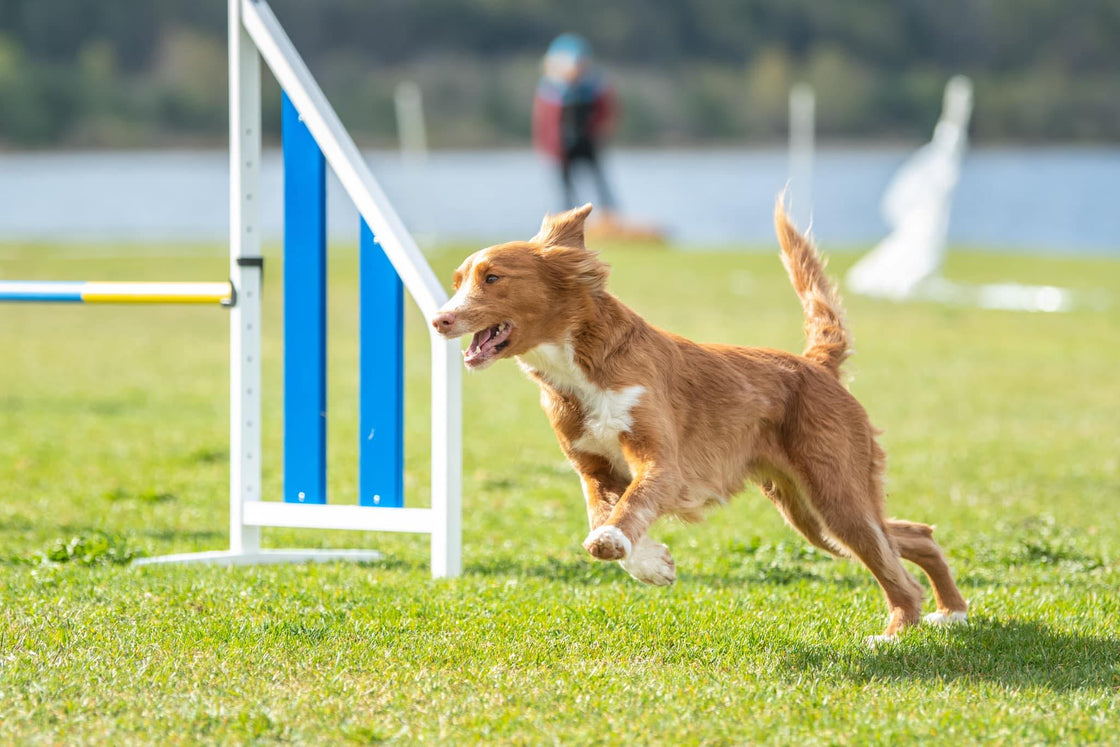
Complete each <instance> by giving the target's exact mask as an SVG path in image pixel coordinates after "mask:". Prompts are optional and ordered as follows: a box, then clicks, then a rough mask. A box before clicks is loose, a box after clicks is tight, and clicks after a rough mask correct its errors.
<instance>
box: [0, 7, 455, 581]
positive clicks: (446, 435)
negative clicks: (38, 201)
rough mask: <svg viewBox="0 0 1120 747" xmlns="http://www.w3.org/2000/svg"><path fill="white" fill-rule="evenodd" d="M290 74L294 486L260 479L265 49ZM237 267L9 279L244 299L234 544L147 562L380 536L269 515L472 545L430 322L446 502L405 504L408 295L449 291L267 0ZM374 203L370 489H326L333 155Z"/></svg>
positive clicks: (363, 469) (288, 246)
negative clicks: (332, 497)
mask: <svg viewBox="0 0 1120 747" xmlns="http://www.w3.org/2000/svg"><path fill="white" fill-rule="evenodd" d="M262 57H263V59H264V60H265V62H266V64H267V65H268V67H269V69H271V71H272V73H273V74H274V75H275V77H276V79H277V81H279V83H280V86H281V88H282V90H283V93H284V96H283V113H282V114H283V116H282V137H283V154H284V318H285V325H284V495H283V500H282V501H276V500H272V501H266V500H264V499H263V498H264V496H262V495H261V461H260V452H261V433H260V422H261V393H260V387H261V368H260V360H261V357H260V350H261V288H262V274H263V266H264V258H263V257H262V255H261V251H260V241H261V239H260V231H259V225H260V224H259V220H258V208H257V202H258V200H257V199H256V198H257V195H258V193H259V189H258V183H259V173H260V160H261V94H260V60H261V58H262ZM229 62H230V65H229V80H230V265H229V268H230V269H229V273H230V278H229V280H228V281H225V282H209V283H183V282H166V283H160V282H136V283H128V282H101V281H89V282H81V281H74V282H71V281H39V280H36V281H3V282H0V302H47V303H86V304H94V303H133V304H153V303H154V304H159V303H191V304H207V303H210V304H215V305H218V304H220V305H222V306H225V307H226V308H228V309H229V311H230V501H229V503H230V546H229V549H228V550H220V551H212V552H201V553H187V554H180V555H166V556H161V557H154V558H144V559H141V560H139V561H137V562H138V563H142V564H152V563H177V562H209V563H224V564H233V563H274V562H298V561H311V560H315V561H318V560H336V559H349V560H365V559H375V558H377V557H379V555H378V554H377V553H376V552H374V551H369V550H318V549H307V550H303V549H299V550H284V549H262V548H261V537H260V530H261V527H266V526H270V527H292V528H315V529H357V530H366V531H385V532H414V533H424V534H429V535H430V536H431V565H432V575H434V576H456V575H458V574H459V573H460V571H461V567H462V561H461V538H460V535H461V530H460V527H461V497H460V491H461V471H462V414H461V410H462V405H461V373H460V367H459V361H458V348H459V346H458V344H457V343H456V342H454V341H447V340H444V339H443V338H442V337H440V336H439V334H438V333H436V332H435V331H434V330H429V335H430V341H431V350H432V379H431V381H432V384H431V387H432V440H431V505H430V507H426V508H417V507H405V506H404V503H405V501H404V497H405V496H404V480H403V475H404V448H403V432H404V431H403V422H404V420H403V417H404V415H403V402H404V399H403V389H404V379H403V362H404V352H403V328H402V322H403V299H404V290H406V289H407V290H408V292H409V294H410V295H411V296H412V297H413V299H414V300H415V301H416V303H417V304H418V305H419V307H420V310H421V312H422V313H423V315H424V317H425V318H427V317H430V316H432V315H433V314H434V313H435V312H436V311H437V310H438V309H439V308H440V307H441V306H442V305H443V304H444V303H445V302H446V301H447V295H446V293H445V292H444V290H443V288H442V286H441V285H440V284H439V282H438V280H437V279H436V277H435V275H434V273H433V272H432V270H431V268H430V267H429V266H428V264H427V262H426V260H425V259H424V257H423V255H422V254H421V253H420V250H419V249H418V248H417V246H416V242H415V241H414V240H413V238H412V236H411V235H410V234H409V232H408V231H407V229H405V227H404V224H403V223H402V222H401V220H400V218H399V217H398V216H397V214H396V211H395V210H394V209H393V207H392V205H391V204H390V202H389V200H388V199H387V198H386V197H385V194H384V193H383V192H382V191H381V188H380V187H379V186H378V184H377V181H376V180H375V179H374V177H373V174H372V173H370V171H369V167H368V166H367V165H366V163H365V161H364V160H363V158H362V156H361V154H360V152H359V151H358V148H357V146H356V145H355V144H354V141H353V140H352V139H351V138H350V136H349V134H348V133H347V132H346V130H345V129H344V128H343V126H342V123H341V122H340V121H339V119H338V116H337V115H336V114H335V112H334V109H333V108H331V106H330V104H329V103H328V102H327V99H326V97H325V96H324V95H323V92H322V91H321V90H320V89H319V86H318V84H317V83H316V82H315V80H314V78H312V76H311V73H310V72H309V71H308V69H307V66H306V65H305V64H304V63H303V60H302V59H301V58H300V57H299V54H298V53H297V52H296V50H295V48H294V46H293V45H292V43H291V40H290V39H289V38H288V36H287V34H286V33H285V32H284V29H283V28H282V27H281V25H280V23H279V22H278V21H277V19H276V17H275V15H273V13H272V10H271V8H269V6H268V4H267V3H266V2H264V0H230V1H229ZM327 165H329V166H330V167H331V169H332V170H333V171H334V173H335V174H336V176H337V177H338V179H339V181H340V182H341V183H342V186H343V188H344V189H345V190H346V192H347V193H348V194H349V196H350V198H351V199H352V200H353V201H354V203H355V205H356V206H357V208H358V212H359V214H360V215H361V223H362V225H361V240H360V274H361V278H360V291H361V292H360V299H361V300H360V311H359V314H360V332H359V348H360V360H361V363H360V372H359V382H360V385H359V402H358V407H359V413H360V418H359V421H360V428H359V434H358V441H359V475H358V483H359V487H358V500H357V503H355V504H350V505H344V504H337V503H327V479H326V475H327V463H326V411H327V402H326V397H327V386H326V382H327V367H326V351H327V339H326V291H327V282H326V277H327V276H326V267H327V251H326V247H327V244H326V197H325V195H326V166H327Z"/></svg>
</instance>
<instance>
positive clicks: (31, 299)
mask: <svg viewBox="0 0 1120 747" xmlns="http://www.w3.org/2000/svg"><path fill="white" fill-rule="evenodd" d="M236 300H237V296H236V294H235V293H234V290H233V284H232V283H230V282H229V281H225V282H221V283H160V282H124V283H121V282H105V281H99V280H91V281H81V280H76V281H69V280H0V302H8V301H15V302H28V303H136V304H160V303H167V304H177V303H191V304H207V303H215V304H221V305H223V306H233V305H234V303H235V302H236Z"/></svg>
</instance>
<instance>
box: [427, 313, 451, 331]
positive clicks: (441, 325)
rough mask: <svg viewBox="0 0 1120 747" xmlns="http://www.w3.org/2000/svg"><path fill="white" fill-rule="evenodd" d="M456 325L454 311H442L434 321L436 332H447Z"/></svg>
mask: <svg viewBox="0 0 1120 747" xmlns="http://www.w3.org/2000/svg"><path fill="white" fill-rule="evenodd" d="M454 323H455V313H454V312H452V311H441V312H440V313H438V314H436V315H435V318H434V319H432V326H433V327H435V328H436V332H446V331H447V330H449V329H451V325H452V324H454Z"/></svg>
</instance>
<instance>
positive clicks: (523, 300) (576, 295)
mask: <svg viewBox="0 0 1120 747" xmlns="http://www.w3.org/2000/svg"><path fill="white" fill-rule="evenodd" d="M590 212H591V205H590V204H587V205H584V206H583V207H580V208H576V209H574V210H569V211H568V212H566V213H561V214H559V215H556V216H545V219H544V222H543V223H542V224H541V230H540V231H539V232H538V233H537V235H536V236H534V237H533V238H531V239H529V240H528V241H512V242H510V243H508V244H499V245H497V246H491V247H488V248H486V249H483V250H481V251H478V252H475V253H474V254H472V255H471V256H469V257H467V258H466V260H464V262H463V264H461V265H459V269H457V270H456V271H455V277H454V287H455V295H454V296H452V297H451V299H450V300H449V301H448V302H447V303H446V304H444V306H443V308H442V309H440V310H439V313H437V314H436V316H435V317H434V318H433V319H432V326H433V327H435V329H436V331H438V332H439V333H440V334H441V335H443V336H444V337H448V338H455V337H461V336H462V335H472V336H473V338H472V340H471V344H470V346H469V347H468V348H467V349H466V350H464V351H463V362H464V364H465V365H466V367H467V368H469V369H472V370H474V369H481V368H485V367H486V366H488V365H490V364H491V363H493V362H494V361H496V360H498V359H499V358H508V357H510V356H514V355H521V354H523V353H527V352H529V351H530V350H532V349H533V348H535V347H537V346H538V345H542V344H544V343H562V342H563V341H564V340H565V338H566V337H567V333H568V330H569V329H570V327H571V326H572V324H573V323H574V322H575V321H576V320H577V319H579V318H581V316H583V315H584V314H586V311H587V310H588V308H589V307H590V306H591V304H593V303H594V298H595V296H596V295H598V294H601V293H603V292H604V290H605V288H606V282H607V274H608V272H609V270H608V267H607V265H606V264H604V263H603V262H600V261H599V259H598V257H597V254H596V253H595V252H589V251H588V250H587V248H586V247H585V246H584V242H583V223H584V221H585V220H586V219H587V215H588V213H590Z"/></svg>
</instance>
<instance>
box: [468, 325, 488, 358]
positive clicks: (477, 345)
mask: <svg viewBox="0 0 1120 747" xmlns="http://www.w3.org/2000/svg"><path fill="white" fill-rule="evenodd" d="M493 336H494V328H493V327H487V328H486V329H484V330H482V331H481V332H475V334H474V338H473V339H472V340H471V344H470V347H468V348H467V352H468V353H478V352H481V351H482V346H483V345H485V344H486V343H488V342H489V341H490V338H491V337H493Z"/></svg>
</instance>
